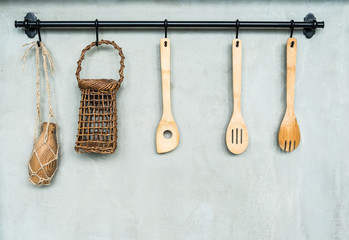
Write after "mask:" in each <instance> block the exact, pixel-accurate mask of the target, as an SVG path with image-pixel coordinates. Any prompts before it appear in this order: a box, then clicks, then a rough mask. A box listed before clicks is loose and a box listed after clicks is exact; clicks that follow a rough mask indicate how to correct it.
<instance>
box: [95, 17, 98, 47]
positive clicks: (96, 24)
mask: <svg viewBox="0 0 349 240" xmlns="http://www.w3.org/2000/svg"><path fill="white" fill-rule="evenodd" d="M95 26H96V46H97V47H98V19H96V20H95Z"/></svg>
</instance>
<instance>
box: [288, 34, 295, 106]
mask: <svg viewBox="0 0 349 240" xmlns="http://www.w3.org/2000/svg"><path fill="white" fill-rule="evenodd" d="M296 58H297V39H295V38H289V39H288V40H287V109H288V110H290V111H293V110H294V91H295V81H296Z"/></svg>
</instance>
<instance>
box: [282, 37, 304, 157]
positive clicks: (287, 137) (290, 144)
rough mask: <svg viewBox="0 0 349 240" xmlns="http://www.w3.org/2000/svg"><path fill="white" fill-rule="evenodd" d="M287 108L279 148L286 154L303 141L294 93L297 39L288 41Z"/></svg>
mask: <svg viewBox="0 0 349 240" xmlns="http://www.w3.org/2000/svg"><path fill="white" fill-rule="evenodd" d="M286 49H287V99H286V100H287V107H286V112H285V115H284V118H283V120H282V123H281V126H280V129H279V146H280V148H281V149H282V150H283V151H285V152H292V151H293V150H295V149H296V148H297V147H298V145H299V142H300V140H301V133H300V130H299V126H298V123H297V119H296V115H295V113H294V92H295V80H296V57H297V39H295V38H289V39H288V40H287V47H286Z"/></svg>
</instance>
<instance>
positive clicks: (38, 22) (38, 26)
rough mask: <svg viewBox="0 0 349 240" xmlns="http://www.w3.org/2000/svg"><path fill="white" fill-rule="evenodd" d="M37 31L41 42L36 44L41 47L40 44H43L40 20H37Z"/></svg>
mask: <svg viewBox="0 0 349 240" xmlns="http://www.w3.org/2000/svg"><path fill="white" fill-rule="evenodd" d="M36 29H37V30H38V37H39V41H37V42H36V44H37V45H38V47H40V43H41V34H40V19H37V20H36Z"/></svg>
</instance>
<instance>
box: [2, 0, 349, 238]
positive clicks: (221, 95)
mask: <svg viewBox="0 0 349 240" xmlns="http://www.w3.org/2000/svg"><path fill="white" fill-rule="evenodd" d="M28 11H33V12H35V13H36V14H37V16H38V17H39V18H40V19H41V20H94V19H95V18H98V19H99V20H163V19H165V18H167V19H169V20H235V19H237V18H239V19H240V20H290V19H294V20H302V19H303V17H304V16H305V15H306V14H307V13H308V12H314V14H315V15H316V16H317V17H318V20H324V21H325V22H326V27H325V29H323V30H318V31H317V33H316V35H315V36H314V37H313V38H312V39H311V40H308V39H306V38H305V37H304V36H303V34H302V32H301V31H295V34H294V36H295V37H296V38H297V39H298V56H297V74H296V98H295V111H296V116H297V119H298V122H299V125H300V128H301V136H302V140H301V144H300V146H299V148H298V149H297V150H296V151H295V152H292V153H291V154H286V153H284V152H282V151H281V150H280V149H279V147H278V144H277V133H278V128H279V125H280V122H281V120H282V117H283V114H284V110H285V96H286V93H285V85H286V84H285V83H286V71H285V66H286V65H285V64H286V54H285V53H286V52H285V44H286V41H287V38H288V37H289V31H287V30H285V31H282V30H280V31H271V30H270V31H269V30H268V31H261V30H253V31H252V30H241V31H240V38H241V40H242V41H243V67H242V111H243V116H244V118H245V121H246V124H247V127H248V130H249V136H250V144H249V147H248V149H247V151H246V152H245V153H244V154H242V155H239V156H234V155H232V154H231V153H230V152H229V151H228V150H227V148H226V146H225V131H226V127H227V124H228V122H229V120H230V116H231V112H232V107H233V101H232V81H231V78H232V76H231V41H232V39H233V38H234V37H235V32H234V31H233V30H232V31H229V30H226V31H214V30H212V31H200V30H196V31H192V32H189V31H180V30H171V29H170V30H169V33H168V36H169V38H170V39H171V44H172V49H171V50H172V56H171V60H172V62H171V67H172V89H171V90H172V106H173V114H174V116H175V119H176V122H177V125H178V127H179V131H180V144H179V146H178V148H177V149H176V150H175V151H173V152H171V153H168V154H164V155H158V154H157V153H156V148H155V132H156V127H157V124H158V122H159V120H160V117H161V111H162V109H161V107H162V105H161V79H160V60H159V57H160V53H159V41H160V38H162V37H163V35H164V34H163V31H162V30H152V31H133V30H111V31H108V30H104V29H101V30H100V38H101V39H110V40H115V41H116V42H117V43H118V44H119V45H120V46H122V47H123V51H124V54H125V56H126V61H125V65H126V68H125V81H124V83H123V85H122V87H121V89H120V91H119V92H118V96H117V101H118V115H119V121H118V130H119V137H118V143H119V144H118V148H117V150H116V152H115V153H114V154H112V155H109V156H101V155H89V154H81V155H79V154H77V153H76V152H75V151H74V144H75V140H76V137H75V136H76V132H77V120H78V119H77V115H78V108H79V100H80V91H79V89H78V87H77V83H76V78H75V76H74V74H75V71H76V61H77V60H78V58H79V55H80V51H81V50H82V49H83V48H84V47H85V46H86V45H87V44H89V43H90V42H92V41H94V39H95V33H94V30H93V29H85V30H77V31H69V30H63V31H60V30H42V39H43V41H44V42H45V43H46V45H47V47H48V49H49V50H50V52H51V54H52V56H53V59H54V62H55V64H56V69H57V70H56V74H55V77H54V79H53V80H52V95H53V101H54V112H55V114H56V116H57V121H58V123H59V126H60V133H59V138H60V141H61V150H60V157H59V169H58V172H57V175H56V176H55V179H54V181H53V183H52V185H51V186H50V187H45V188H37V187H34V186H32V185H31V184H30V183H29V182H28V180H27V161H28V160H29V156H30V153H31V150H32V144H33V138H34V126H35V71H36V70H35V56H34V55H35V54H34V52H32V53H31V55H30V56H29V57H28V60H27V64H26V69H25V70H24V71H23V70H22V64H23V62H22V60H21V57H22V55H23V53H24V51H25V48H23V47H22V46H21V45H22V44H24V43H27V42H30V41H32V40H31V39H28V38H27V37H26V36H25V34H24V32H23V29H15V28H14V26H13V21H14V20H15V19H18V20H21V19H23V17H24V15H25V14H26V13H27V12H28ZM348 12H349V3H348V2H344V1H343V2H340V1H306V2H303V1H140V0H133V1H82V0H81V1H74V2H71V1H51V2H48V1H30V2H29V1H2V2H1V3H0V22H1V35H0V42H1V47H0V48H1V51H0V52H1V53H0V55H1V57H0V82H1V94H0V146H1V151H0V239H4V240H8V239H11V240H12V239H83V240H89V239H91V240H92V239H93V240H97V239H98V240H101V239H122V240H131V239H142V240H165V239H166V240H172V239H173V240H178V239H186V240H194V239H195V240H206V239H207V240H213V239H217V240H225V239H229V240H231V239H251V240H255V239H282V240H285V239H290V240H291V239H292V240H294V239H297V240H303V239H311V240H328V239H341V240H344V239H349V228H348V226H349V196H348V194H349V187H348V180H349V163H348V157H349V148H348V136H347V134H348V128H349V123H348V119H349V110H348V103H349V81H348V76H349V66H348V59H349V50H348V49H349V44H348V39H349V30H348V29H349V28H348V26H349V25H348V22H349V17H348ZM92 55H93V58H92ZM117 64H118V58H117V57H115V54H114V53H113V52H111V51H109V50H99V51H95V52H94V53H93V54H88V58H87V59H86V62H84V65H83V67H84V68H83V73H82V75H83V76H88V77H105V78H115V72H116V68H117V67H118V66H117ZM45 113H47V111H46V112H45Z"/></svg>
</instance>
